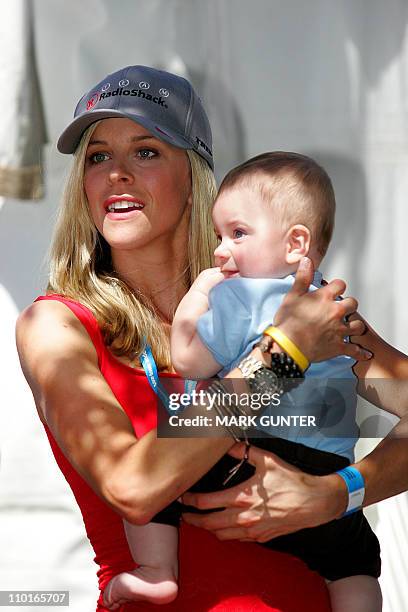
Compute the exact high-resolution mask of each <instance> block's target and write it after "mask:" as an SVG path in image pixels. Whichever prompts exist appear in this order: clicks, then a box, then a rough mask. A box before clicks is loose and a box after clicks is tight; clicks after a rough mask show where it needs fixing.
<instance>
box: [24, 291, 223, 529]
mask: <svg viewBox="0 0 408 612" xmlns="http://www.w3.org/2000/svg"><path fill="white" fill-rule="evenodd" d="M17 346H18V351H19V355H20V360H21V365H22V368H23V371H24V374H25V376H26V378H27V381H28V383H29V385H30V387H31V389H32V392H33V395H34V398H35V402H36V406H37V409H38V412H39V415H40V418H41V419H42V420H43V421H44V422H46V423H47V425H48V427H49V428H50V430H51V432H52V433H53V435H54V437H55V439H56V440H57V442H58V444H59V445H60V447H61V449H62V450H63V452H64V454H65V455H66V456H67V457H68V459H69V460H70V462H71V463H72V464H73V465H74V467H75V468H76V469H77V470H78V472H79V473H80V474H81V475H82V476H83V478H85V480H86V481H87V482H88V483H89V485H90V486H91V487H92V488H93V489H94V490H95V491H96V493H97V494H98V495H100V496H101V497H102V498H103V499H104V500H105V501H106V502H107V503H108V504H110V505H111V506H112V507H113V508H114V509H115V510H116V511H117V512H119V513H120V514H121V515H122V516H124V517H125V518H126V519H127V520H129V521H130V522H133V523H142V524H143V523H146V522H148V521H149V519H150V518H151V516H153V515H154V514H155V513H156V512H157V511H158V510H160V509H162V508H163V507H164V506H165V505H166V504H168V503H169V502H170V501H172V500H173V499H175V498H177V497H178V496H179V495H180V494H181V493H182V492H184V491H185V490H186V489H187V488H188V487H189V486H191V484H193V483H194V482H195V481H196V480H198V479H199V478H200V477H201V476H202V475H203V474H204V473H205V472H206V471H208V469H209V468H210V467H211V466H212V465H213V464H214V463H216V462H217V460H218V459H219V458H220V457H221V456H222V455H223V454H225V452H226V451H227V450H228V449H229V448H230V447H231V446H232V444H233V441H232V440H231V439H230V438H227V437H226V438H217V439H215V438H213V439H209V438H202V439H198V438H196V439H188V438H184V439H173V440H169V441H168V442H169V444H168V445H167V444H166V445H165V448H164V449H162V447H161V445H160V442H161V440H157V441H156V439H155V437H156V431H155V430H154V431H153V432H150V433H149V434H147V435H146V436H144V437H143V438H142V439H141V440H140V441H138V440H137V439H136V437H135V434H134V431H133V428H132V425H131V423H130V421H129V419H128V417H127V415H126V414H125V412H124V411H123V409H122V408H121V406H120V404H119V402H118V401H117V400H116V398H115V396H114V395H113V393H112V391H111V389H110V387H109V385H108V384H107V382H106V381H105V379H104V378H103V376H102V374H101V372H100V370H99V367H98V361H97V355H96V351H95V348H94V346H93V344H92V342H91V340H90V338H89V336H88V334H87V332H86V331H85V328H84V327H83V326H82V324H81V323H80V321H79V320H78V319H77V318H76V317H75V315H74V314H73V313H72V312H71V311H70V310H69V309H68V308H67V307H66V306H64V305H63V304H61V303H58V302H53V301H42V302H37V303H35V304H33V305H31V306H30V307H29V308H27V309H26V310H25V311H24V312H23V313H22V314H21V315H20V317H19V320H18V323H17ZM148 441H150V442H151V444H147V442H148ZM145 448H146V451H145V450H144V449H145Z"/></svg>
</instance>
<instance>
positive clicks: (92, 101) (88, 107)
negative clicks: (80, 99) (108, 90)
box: [86, 93, 99, 110]
mask: <svg viewBox="0 0 408 612" xmlns="http://www.w3.org/2000/svg"><path fill="white" fill-rule="evenodd" d="M98 100H99V94H98V93H96V94H94V95H93V96H92V98H89V100H88V102H87V103H86V110H91V108H93V107H94V106H95V104H96V103H97V101H98Z"/></svg>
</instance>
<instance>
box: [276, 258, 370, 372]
mask: <svg viewBox="0 0 408 612" xmlns="http://www.w3.org/2000/svg"><path fill="white" fill-rule="evenodd" d="M313 273H314V270H313V263H312V261H311V260H310V259H309V258H308V257H304V258H303V259H302V260H301V261H300V263H299V267H298V270H297V273H296V277H295V282H294V284H293V287H292V289H291V290H290V291H289V292H288V293H287V295H286V296H285V298H284V300H283V302H282V305H281V307H280V308H279V310H278V312H277V313H276V315H275V319H274V325H276V326H279V328H280V329H281V331H283V332H284V333H285V334H286V335H287V336H288V337H289V338H290V339H291V340H292V341H293V342H294V343H295V344H296V345H297V346H298V347H299V348H300V349H301V350H302V352H303V353H304V354H305V355H306V357H307V358H308V360H309V361H310V362H316V361H323V360H324V359H330V358H331V357H334V356H336V355H348V356H349V357H353V359H356V360H358V361H360V360H365V359H370V357H371V353H370V352H369V351H366V350H365V349H364V348H362V347H360V346H358V345H357V344H351V343H345V342H344V338H345V337H346V336H351V335H354V336H360V335H362V334H363V333H364V329H365V325H364V323H363V322H362V321H360V320H354V321H350V322H347V321H345V317H348V316H349V315H351V314H353V313H354V312H355V311H356V310H357V308H358V302H357V300H355V299H354V298H352V297H347V298H344V299H342V300H340V301H336V298H338V297H340V296H341V294H342V293H343V292H344V291H345V289H346V284H345V282H344V281H342V280H338V279H336V280H333V281H331V282H330V283H328V284H327V285H325V286H324V287H322V288H321V289H318V290H317V291H312V292H308V289H309V286H310V284H311V282H312V279H313ZM299 298H301V299H299Z"/></svg>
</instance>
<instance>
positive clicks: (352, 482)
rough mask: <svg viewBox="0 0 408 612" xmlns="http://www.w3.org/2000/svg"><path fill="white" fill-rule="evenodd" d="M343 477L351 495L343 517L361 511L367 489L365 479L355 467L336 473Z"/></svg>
mask: <svg viewBox="0 0 408 612" xmlns="http://www.w3.org/2000/svg"><path fill="white" fill-rule="evenodd" d="M336 474H338V475H339V476H341V477H342V478H343V480H344V482H345V483H346V485H347V490H348V494H349V498H348V504H347V508H346V511H345V513H344V514H343V516H348V515H349V514H352V513H353V512H357V510H360V508H361V506H362V505H363V501H364V494H365V487H364V478H363V477H362V475H361V473H360V472H359V471H358V469H357V468H355V467H346V468H344V469H343V470H339V471H338V472H336Z"/></svg>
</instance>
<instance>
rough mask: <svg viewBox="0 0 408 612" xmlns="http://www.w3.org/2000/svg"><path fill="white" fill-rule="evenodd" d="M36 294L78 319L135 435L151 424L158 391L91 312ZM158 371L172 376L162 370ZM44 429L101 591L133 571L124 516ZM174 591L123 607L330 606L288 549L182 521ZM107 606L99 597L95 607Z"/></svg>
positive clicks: (301, 611) (186, 611)
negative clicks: (173, 595) (156, 600)
mask: <svg viewBox="0 0 408 612" xmlns="http://www.w3.org/2000/svg"><path fill="white" fill-rule="evenodd" d="M40 300H56V301H59V302H62V303H63V304H65V305H66V306H67V307H68V308H69V309H70V310H71V311H72V312H73V313H74V314H75V315H76V316H77V317H78V319H79V320H80V321H81V323H82V324H83V326H84V327H85V329H86V331H87V332H88V334H89V336H90V338H91V340H92V342H93V344H94V346H95V349H96V352H97V355H98V363H99V368H100V370H101V373H102V375H103V376H104V378H105V379H106V381H107V383H108V384H109V386H110V387H111V389H112V392H113V393H114V395H115V397H116V399H117V400H118V401H119V403H120V404H121V406H122V407H123V409H124V410H125V412H126V414H127V415H128V417H129V419H130V421H131V422H132V425H133V427H134V430H135V433H136V436H137V437H141V436H143V435H144V434H145V433H146V432H148V431H149V430H150V429H152V428H153V427H155V425H156V397H155V394H154V392H153V391H152V389H151V388H150V385H149V382H148V380H147V378H146V376H145V374H144V372H143V370H138V369H134V368H131V367H130V366H127V365H125V364H123V363H121V362H120V361H119V360H118V359H116V358H115V357H114V356H113V355H112V354H111V352H110V351H109V350H108V349H107V348H106V346H105V345H104V343H103V338H102V334H101V331H100V329H99V326H98V323H97V321H96V319H95V317H94V316H93V314H92V313H91V312H90V311H89V310H88V309H87V308H86V307H85V306H83V305H82V304H79V303H78V302H74V301H72V300H69V299H66V298H63V297H62V296H59V295H48V296H41V297H39V298H37V300H36V301H40ZM160 376H163V377H175V378H177V377H176V376H175V375H174V374H169V373H162V374H160ZM44 427H45V430H46V433H47V436H48V439H49V442H50V445H51V448H52V452H53V454H54V457H55V459H56V461H57V463H58V465H59V467H60V469H61V471H62V473H63V475H64V477H65V479H66V480H67V482H68V484H69V485H70V487H71V489H72V492H73V494H74V496H75V499H76V501H77V503H78V505H79V507H80V510H81V513H82V517H83V520H84V524H85V529H86V533H87V536H88V538H89V540H90V542H91V544H92V547H93V550H94V552H95V563H96V564H97V565H98V571H97V576H98V581H99V588H100V589H101V591H102V592H103V589H104V588H105V586H106V585H107V583H108V582H109V580H110V579H111V578H112V576H114V575H116V574H117V573H119V572H122V571H128V570H130V569H133V567H134V562H133V560H132V557H131V554H130V551H129V548H128V545H127V541H126V537H125V533H124V529H123V522H122V518H121V517H120V516H119V515H118V514H116V513H115V512H114V511H113V510H112V509H111V508H110V507H108V506H107V505H106V504H105V503H104V502H103V500H102V499H101V498H99V497H98V496H97V495H96V493H94V491H93V490H92V489H91V487H90V486H89V485H88V484H87V483H86V482H85V480H84V479H83V478H82V477H81V476H80V475H79V474H78V472H77V471H76V470H75V469H74V468H73V467H72V465H71V464H70V462H69V460H68V459H67V458H66V457H65V455H64V454H63V453H62V451H61V449H60V448H59V446H58V445H57V443H56V441H55V439H54V437H53V435H52V433H51V432H50V430H49V429H48V427H47V426H46V425H45V426H44ZM179 563H180V579H179V596H178V597H177V599H176V600H175V601H174V602H173V603H171V604H168V605H164V606H160V607H158V606H155V605H152V604H147V603H134V604H126V605H125V606H122V607H121V609H120V612H136V611H137V612H144V611H146V612H148V611H150V612H158V611H159V610H162V611H163V612H208V611H211V612H261V611H266V610H269V611H270V612H271V611H272V612H329V611H330V604H329V599H328V593H327V589H326V586H325V583H324V581H323V579H322V578H321V577H320V576H319V575H318V574H316V573H315V572H311V571H310V570H309V569H308V568H307V567H306V566H305V564H304V563H303V562H302V561H300V560H299V559H296V558H295V557H292V556H290V555H287V554H284V553H279V552H275V551H272V550H268V549H266V548H264V547H263V546H260V545H258V544H252V543H247V542H236V541H230V542H220V541H218V540H217V539H216V538H215V537H214V536H213V535H212V534H211V533H210V532H208V531H205V530H204V529H197V528H195V527H192V526H190V525H186V524H182V526H181V529H180V550H179ZM105 611H106V612H108V611H107V609H106V608H105V607H104V606H103V605H102V596H100V598H99V601H98V603H97V612H105Z"/></svg>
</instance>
